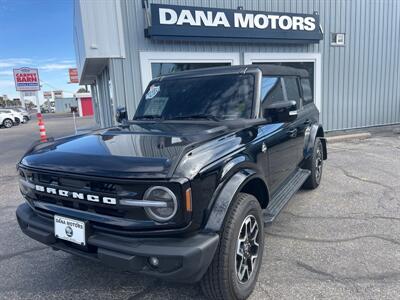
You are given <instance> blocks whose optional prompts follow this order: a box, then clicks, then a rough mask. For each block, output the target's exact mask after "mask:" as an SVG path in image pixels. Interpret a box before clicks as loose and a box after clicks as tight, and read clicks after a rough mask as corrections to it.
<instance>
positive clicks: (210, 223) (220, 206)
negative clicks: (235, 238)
mask: <svg viewBox="0 0 400 300" xmlns="http://www.w3.org/2000/svg"><path fill="white" fill-rule="evenodd" d="M253 178H260V177H259V176H258V175H257V172H256V171H255V170H253V169H242V170H240V171H238V172H237V173H235V174H234V175H233V176H232V177H231V178H230V179H229V180H228V181H227V182H226V183H225V184H224V185H223V187H222V189H218V190H219V192H217V193H216V195H217V196H216V199H215V200H214V205H213V207H212V210H211V213H210V215H209V216H208V220H207V223H206V225H205V227H204V229H205V231H211V232H218V231H219V230H220V229H221V227H222V224H223V222H224V219H225V216H226V214H227V212H228V209H229V206H230V205H231V202H232V200H233V199H234V198H235V196H236V194H237V193H238V192H239V191H240V190H241V188H242V187H243V186H244V185H245V184H246V183H247V182H248V181H249V180H251V179H253ZM218 190H217V191H218Z"/></svg>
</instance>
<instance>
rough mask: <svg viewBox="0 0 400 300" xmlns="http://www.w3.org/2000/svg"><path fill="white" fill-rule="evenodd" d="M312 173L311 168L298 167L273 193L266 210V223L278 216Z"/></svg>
mask: <svg viewBox="0 0 400 300" xmlns="http://www.w3.org/2000/svg"><path fill="white" fill-rule="evenodd" d="M310 174H311V171H310V170H304V169H297V171H296V172H295V173H294V174H293V175H292V177H291V178H290V179H289V181H287V182H286V184H285V185H284V186H282V187H281V188H280V189H279V190H278V191H277V192H276V193H275V194H274V195H273V197H272V199H271V201H270V202H269V204H268V207H267V208H266V209H265V211H264V223H270V222H272V221H273V220H274V219H275V218H276V216H277V215H278V214H279V213H280V212H281V210H282V209H283V208H284V207H285V205H286V203H288V202H289V200H290V199H291V198H292V196H293V195H294V194H295V193H296V192H297V191H298V190H299V189H300V187H301V186H302V185H303V183H304V182H305V181H306V180H307V178H308V176H310Z"/></svg>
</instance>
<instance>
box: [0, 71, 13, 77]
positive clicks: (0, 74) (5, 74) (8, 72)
mask: <svg viewBox="0 0 400 300" xmlns="http://www.w3.org/2000/svg"><path fill="white" fill-rule="evenodd" d="M0 76H13V71H12V70H0Z"/></svg>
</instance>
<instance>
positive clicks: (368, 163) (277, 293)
mask: <svg viewBox="0 0 400 300" xmlns="http://www.w3.org/2000/svg"><path fill="white" fill-rule="evenodd" d="M92 124H93V121H92V120H91V119H80V120H78V126H81V127H85V126H91V125H92ZM46 126H47V131H48V134H49V135H54V136H56V137H57V136H62V135H66V134H72V133H73V125H72V122H71V120H70V118H51V119H48V120H47V121H46ZM37 137H38V131H37V127H36V124H35V123H34V122H31V123H30V124H27V125H21V126H18V127H15V128H12V129H9V130H8V129H0V149H1V152H0V212H1V213H0V241H1V243H0V278H1V280H0V298H1V299H41V298H43V299H50V298H56V299H78V298H79V299H108V298H113V299H178V298H179V299H203V298H202V294H201V291H200V289H199V288H198V286H192V285H180V284H172V283H167V282H163V281H160V280H157V279H154V278H150V277H146V276H142V275H140V276H139V275H135V274H129V273H124V272H120V271H118V270H113V269H109V268H107V267H104V266H102V265H98V264H95V263H93V262H90V261H86V260H84V259H81V258H78V257H74V256H72V255H70V254H66V253H63V252H60V251H58V252H55V251H53V250H51V249H49V248H47V247H45V246H43V245H41V244H40V243H38V242H36V241H34V240H31V239H30V238H28V237H26V236H25V235H23V234H22V232H21V231H20V230H19V227H18V225H17V221H16V219H15V210H16V207H17V205H18V204H20V203H21V202H22V199H21V197H20V195H19V191H18V183H17V178H16V172H15V164H16V163H17V161H18V159H19V157H20V156H21V155H22V154H23V153H24V151H25V150H26V148H27V147H28V146H29V145H30V143H32V142H33V140H35V139H36V138H37ZM328 149H329V150H328V151H329V160H328V161H327V163H326V164H325V169H324V174H323V179H322V184H321V186H320V187H319V188H318V189H317V190H315V191H300V192H299V193H298V194H297V195H296V196H295V197H294V198H293V199H292V201H291V202H290V203H289V204H288V206H287V207H286V208H285V209H284V211H283V212H282V213H281V214H280V215H279V216H278V218H277V219H276V220H275V222H274V223H273V224H272V225H270V226H268V227H267V228H266V235H265V239H266V245H265V250H264V260H263V265H262V269H261V273H260V277H259V280H258V284H257V286H256V290H255V292H254V293H253V294H252V296H251V299H315V298H316V299H326V298H329V299H399V298H400V285H399V282H400V135H396V134H392V133H387V134H379V133H376V134H374V135H373V136H372V138H370V139H368V140H363V141H354V142H346V143H335V144H332V145H328Z"/></svg>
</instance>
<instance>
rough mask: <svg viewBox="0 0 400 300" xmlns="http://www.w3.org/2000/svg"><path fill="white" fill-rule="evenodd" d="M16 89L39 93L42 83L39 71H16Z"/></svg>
mask: <svg viewBox="0 0 400 300" xmlns="http://www.w3.org/2000/svg"><path fill="white" fill-rule="evenodd" d="M14 81H15V89H16V90H17V91H39V90H40V81H39V72H38V69H32V68H20V69H14Z"/></svg>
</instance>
